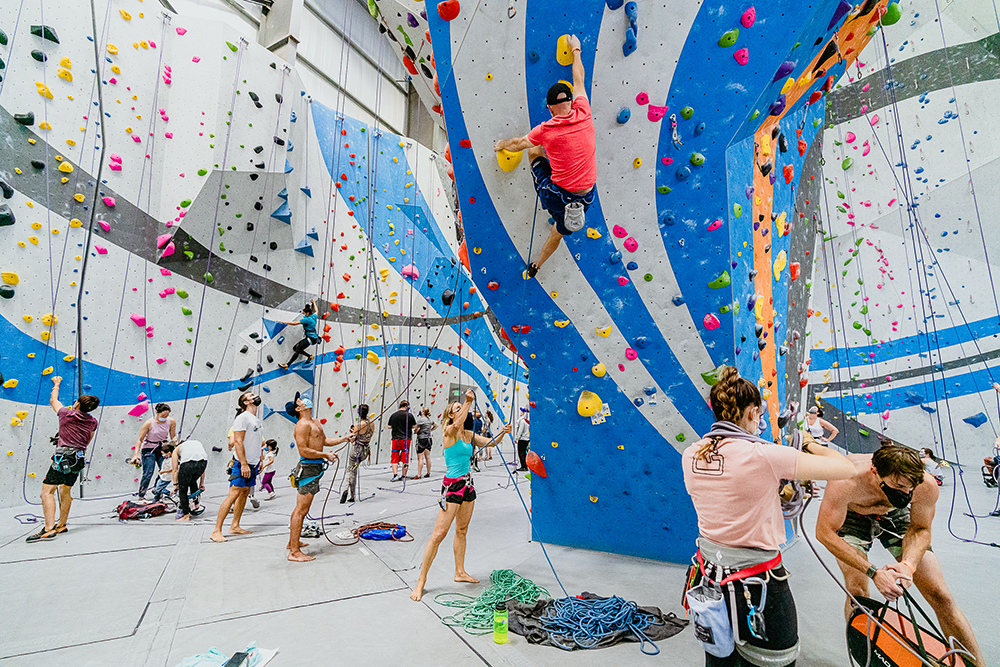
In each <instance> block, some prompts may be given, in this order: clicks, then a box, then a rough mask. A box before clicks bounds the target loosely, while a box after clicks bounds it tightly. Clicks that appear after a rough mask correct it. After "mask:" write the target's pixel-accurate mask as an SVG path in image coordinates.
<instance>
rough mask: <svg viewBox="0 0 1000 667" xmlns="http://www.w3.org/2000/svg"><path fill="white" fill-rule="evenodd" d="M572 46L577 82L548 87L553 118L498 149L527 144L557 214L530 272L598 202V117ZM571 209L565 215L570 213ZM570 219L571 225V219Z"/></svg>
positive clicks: (539, 183) (542, 192) (531, 273)
mask: <svg viewBox="0 0 1000 667" xmlns="http://www.w3.org/2000/svg"><path fill="white" fill-rule="evenodd" d="M570 48H571V49H572V50H573V88H572V90H570V87H569V86H567V85H566V84H565V83H556V84H554V85H553V86H552V87H551V88H549V92H548V95H547V96H546V100H545V104H546V106H547V107H548V110H549V113H550V114H551V115H552V118H550V119H549V120H547V121H545V122H544V123H542V124H541V125H539V126H538V127H535V128H533V129H532V130H531V132H529V133H528V134H527V135H525V136H523V137H517V138H514V139H503V140H501V141H498V142H497V143H496V146H495V147H494V149H495V150H496V151H497V152H499V151H502V150H503V151H510V152H514V153H518V152H520V151H523V150H524V149H526V148H527V149H528V162H529V164H530V165H531V175H532V178H533V179H534V183H535V190H536V191H537V192H538V198H539V201H541V204H542V208H544V209H545V210H547V211H548V212H549V213H550V214H551V215H552V219H553V220H555V225H553V227H552V229H551V231H550V232H549V236H548V238H547V239H545V244H544V245H543V246H542V250H541V252H540V253H539V255H538V258H537V259H535V260H533V261H531V260H530V258H529V261H531V264H529V266H528V271H527V274H528V277H529V278H534V277H535V273H537V271H538V269H540V268H542V264H544V263H545V260H547V259H548V258H549V257H550V256H551V255H552V253H554V252H555V251H556V248H558V247H559V241H560V240H561V239H562V237H563V236H569V235H570V234H572V233H573V232H575V231H579V230H581V229H583V223H584V219H583V218H584V213H585V212H586V211H587V209H588V208H590V205H591V204H593V203H594V196H595V193H596V190H595V189H594V184H595V183H596V182H597V152H596V141H595V138H594V119H593V117H591V115H590V102H589V100H588V99H587V87H586V83H585V82H584V74H585V72H584V69H583V60H581V58H580V40H579V39H577V37H576V35H572V36H571V37H570ZM567 213H571V215H570V219H569V220H567V218H566V214H567ZM567 222H568V223H569V225H567Z"/></svg>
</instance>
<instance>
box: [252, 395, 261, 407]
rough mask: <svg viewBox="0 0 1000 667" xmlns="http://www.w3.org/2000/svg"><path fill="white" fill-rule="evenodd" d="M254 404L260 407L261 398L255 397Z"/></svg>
mask: <svg viewBox="0 0 1000 667" xmlns="http://www.w3.org/2000/svg"><path fill="white" fill-rule="evenodd" d="M253 404H254V405H260V396H256V397H254V399H253Z"/></svg>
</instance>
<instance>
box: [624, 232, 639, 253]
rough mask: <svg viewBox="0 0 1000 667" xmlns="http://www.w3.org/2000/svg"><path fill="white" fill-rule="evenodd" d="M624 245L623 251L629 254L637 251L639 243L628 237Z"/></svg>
mask: <svg viewBox="0 0 1000 667" xmlns="http://www.w3.org/2000/svg"><path fill="white" fill-rule="evenodd" d="M624 245H625V249H626V250H628V251H629V252H635V251H636V250H638V249H639V242H638V241H636V240H635V239H634V238H632V237H631V236H630V237H628V238H627V239H625V243H624Z"/></svg>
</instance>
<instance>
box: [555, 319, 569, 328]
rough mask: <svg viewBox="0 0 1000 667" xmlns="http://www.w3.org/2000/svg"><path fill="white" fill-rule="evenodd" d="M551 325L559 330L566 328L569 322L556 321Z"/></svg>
mask: <svg viewBox="0 0 1000 667" xmlns="http://www.w3.org/2000/svg"><path fill="white" fill-rule="evenodd" d="M553 324H554V325H556V326H557V327H559V328H560V329H565V328H566V327H567V326H569V320H556V321H555V322H553Z"/></svg>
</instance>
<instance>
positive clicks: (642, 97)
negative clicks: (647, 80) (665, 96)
mask: <svg viewBox="0 0 1000 667" xmlns="http://www.w3.org/2000/svg"><path fill="white" fill-rule="evenodd" d="M635 103H636V104H638V105H640V106H645V105H647V104H649V95H647V94H646V93H645V92H642V93H639V94H638V95H636V96H635Z"/></svg>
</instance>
